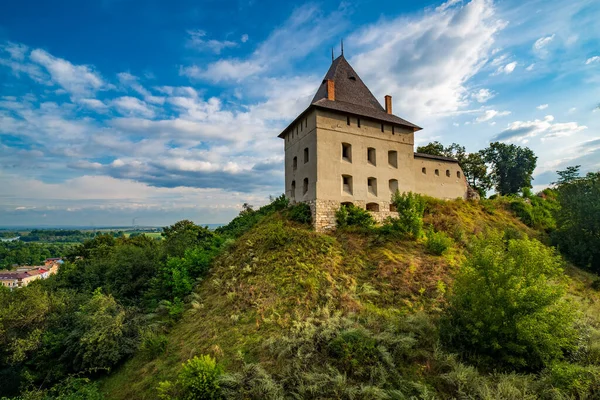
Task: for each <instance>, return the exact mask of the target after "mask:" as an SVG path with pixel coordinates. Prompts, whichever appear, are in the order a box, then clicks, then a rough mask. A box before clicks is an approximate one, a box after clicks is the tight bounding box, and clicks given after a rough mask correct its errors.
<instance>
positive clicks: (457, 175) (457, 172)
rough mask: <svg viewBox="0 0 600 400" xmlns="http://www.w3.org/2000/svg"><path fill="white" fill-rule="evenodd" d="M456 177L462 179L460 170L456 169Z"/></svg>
mask: <svg viewBox="0 0 600 400" xmlns="http://www.w3.org/2000/svg"><path fill="white" fill-rule="evenodd" d="M456 177H457V178H458V179H460V171H456Z"/></svg>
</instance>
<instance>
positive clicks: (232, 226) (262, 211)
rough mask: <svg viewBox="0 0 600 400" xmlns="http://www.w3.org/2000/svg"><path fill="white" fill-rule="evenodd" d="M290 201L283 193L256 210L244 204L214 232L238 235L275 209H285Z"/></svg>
mask: <svg viewBox="0 0 600 400" xmlns="http://www.w3.org/2000/svg"><path fill="white" fill-rule="evenodd" d="M289 204H290V201H289V200H288V198H287V197H285V195H283V194H282V195H281V196H279V197H277V198H275V199H271V202H270V203H269V204H267V205H265V206H262V207H261V208H259V209H258V210H254V209H253V208H252V206H251V205H249V204H244V207H243V210H242V211H240V214H239V215H238V216H237V217H235V218H234V219H233V220H231V222H229V223H228V224H227V225H224V226H221V227H219V228H217V229H215V232H216V233H218V234H221V235H223V236H227V237H233V238H236V237H240V236H242V235H243V234H244V233H246V232H248V231H249V230H250V229H251V228H252V227H253V226H254V225H256V224H257V223H258V222H259V221H261V220H262V219H263V218H264V217H266V216H267V215H271V214H273V213H275V212H277V211H281V210H285V209H286V208H287V207H288V205H289Z"/></svg>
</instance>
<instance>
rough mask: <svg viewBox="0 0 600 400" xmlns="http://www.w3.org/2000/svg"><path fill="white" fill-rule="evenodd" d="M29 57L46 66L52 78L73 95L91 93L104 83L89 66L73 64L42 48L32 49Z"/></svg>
mask: <svg viewBox="0 0 600 400" xmlns="http://www.w3.org/2000/svg"><path fill="white" fill-rule="evenodd" d="M29 58H30V59H31V60H32V61H33V62H35V63H37V64H39V65H42V66H43V67H44V68H46V70H47V71H48V73H49V74H50V76H51V77H52V80H53V81H54V82H55V83H56V84H58V85H60V86H61V87H62V88H63V89H65V90H66V91H67V92H69V93H70V94H71V95H73V96H84V97H85V96H89V95H92V94H94V93H95V92H97V91H98V90H100V89H101V88H102V87H103V86H104V85H105V83H104V81H103V80H102V78H101V77H100V75H99V74H98V73H96V72H94V71H93V70H92V69H91V68H90V67H88V66H86V65H73V64H71V63H70V62H69V61H67V60H64V59H62V58H58V57H54V56H53V55H51V54H50V53H48V52H46V51H44V50H41V49H35V50H33V51H32V52H31V54H30V55H29Z"/></svg>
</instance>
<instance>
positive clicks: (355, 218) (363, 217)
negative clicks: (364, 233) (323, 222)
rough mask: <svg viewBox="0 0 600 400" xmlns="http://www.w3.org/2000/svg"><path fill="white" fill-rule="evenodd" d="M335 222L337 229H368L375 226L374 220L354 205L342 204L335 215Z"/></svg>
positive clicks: (368, 213)
mask: <svg viewBox="0 0 600 400" xmlns="http://www.w3.org/2000/svg"><path fill="white" fill-rule="evenodd" d="M335 220H336V223H337V226H338V228H344V227H347V226H357V227H361V228H370V227H372V226H373V225H375V220H374V219H373V216H372V215H371V213H370V212H368V211H367V210H365V209H362V208H360V207H357V206H355V205H354V204H348V205H345V204H342V205H341V206H340V208H339V209H338V210H337V211H336V213H335Z"/></svg>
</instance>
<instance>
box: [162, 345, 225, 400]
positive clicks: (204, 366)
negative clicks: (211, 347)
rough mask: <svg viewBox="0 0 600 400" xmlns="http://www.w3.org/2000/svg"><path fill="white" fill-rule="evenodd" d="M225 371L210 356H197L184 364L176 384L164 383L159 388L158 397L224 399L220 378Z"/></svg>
mask: <svg viewBox="0 0 600 400" xmlns="http://www.w3.org/2000/svg"><path fill="white" fill-rule="evenodd" d="M222 374H223V369H222V367H221V366H220V365H218V364H217V362H216V361H215V359H214V358H212V357H211V356H208V355H201V356H200V357H198V356H196V357H194V358H192V359H190V360H188V361H187V362H186V363H185V364H183V368H182V370H181V372H180V373H179V375H178V376H177V380H176V381H175V382H170V381H163V382H161V383H160V384H159V386H158V397H159V398H160V399H163V400H171V399H180V400H213V399H222V398H223V397H222V394H221V387H220V384H219V377H220V376H221V375H222Z"/></svg>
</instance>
